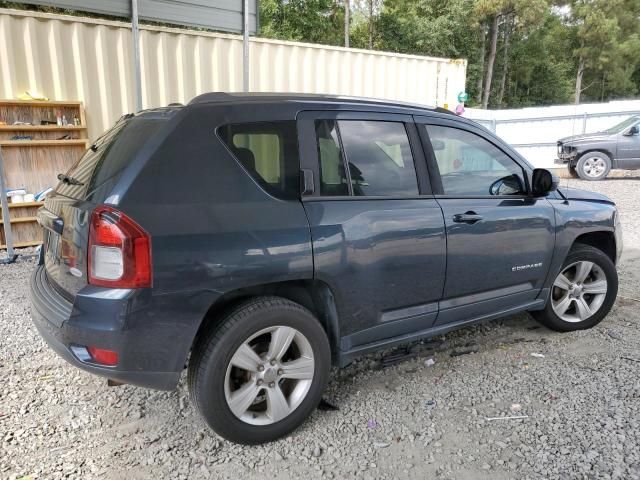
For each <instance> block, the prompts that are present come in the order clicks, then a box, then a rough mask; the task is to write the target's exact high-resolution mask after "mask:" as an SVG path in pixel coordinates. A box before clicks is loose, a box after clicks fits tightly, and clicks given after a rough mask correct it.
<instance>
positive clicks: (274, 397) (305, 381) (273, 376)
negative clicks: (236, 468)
mask: <svg viewBox="0 0 640 480" xmlns="http://www.w3.org/2000/svg"><path fill="white" fill-rule="evenodd" d="M330 361H331V355H330V349H329V341H328V339H327V336H326V334H325V332H324V329H323V328H322V326H321V325H320V323H319V322H318V320H317V319H316V318H315V317H314V316H313V315H312V314H311V312H309V311H308V310H307V309H305V308H304V307H302V306H300V305H298V304H297V303H294V302H291V301H289V300H286V299H284V298H279V297H258V298H255V299H253V300H250V301H248V302H245V303H243V304H241V305H239V306H238V307H237V308H235V309H234V310H232V311H231V312H229V313H228V314H227V315H226V316H225V317H224V318H223V319H222V321H221V322H220V323H219V324H218V326H217V328H214V329H212V330H211V331H210V332H209V334H208V335H205V336H204V337H203V338H202V339H201V340H200V341H199V342H198V344H197V345H196V347H195V348H194V351H193V353H192V355H191V360H190V363H189V390H190V394H191V398H192V399H193V400H194V402H195V404H196V406H197V408H198V410H199V411H200V413H201V414H202V416H203V417H204V419H205V420H206V422H207V423H208V424H209V426H210V427H211V428H212V429H213V430H215V431H216V432H217V433H218V434H220V435H221V436H223V437H225V438H226V439H228V440H231V441H234V442H238V443H244V444H257V443H264V442H270V441H272V440H275V439H277V438H280V437H282V436H284V435H286V434H288V433H289V432H291V431H292V430H294V429H295V428H297V427H298V426H299V425H300V424H301V423H302V422H304V420H305V419H306V418H307V417H308V416H309V415H310V414H311V412H312V411H313V410H314V409H315V408H316V406H317V405H318V403H319V402H320V398H321V395H322V392H323V390H324V388H325V386H326V383H327V380H328V376H329V368H330Z"/></svg>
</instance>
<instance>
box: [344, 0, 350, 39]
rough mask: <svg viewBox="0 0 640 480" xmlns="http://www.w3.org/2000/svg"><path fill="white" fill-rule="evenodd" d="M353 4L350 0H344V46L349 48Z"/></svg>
mask: <svg viewBox="0 0 640 480" xmlns="http://www.w3.org/2000/svg"><path fill="white" fill-rule="evenodd" d="M350 13H351V5H350V2H349V0H344V46H345V47H346V48H349V17H350V15H349V14H350Z"/></svg>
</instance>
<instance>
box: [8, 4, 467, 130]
mask: <svg viewBox="0 0 640 480" xmlns="http://www.w3.org/2000/svg"><path fill="white" fill-rule="evenodd" d="M140 41H141V61H142V86H143V101H142V103H143V107H144V108H148V107H157V106H164V105H167V104H168V103H171V102H181V103H186V102H188V101H189V100H190V99H191V98H193V97H194V96H196V95H198V94H200V93H203V92H208V91H240V90H242V41H241V37H239V36H236V35H225V34H217V33H216V34H214V33H206V32H198V31H190V30H182V29H172V28H162V27H145V26H143V27H142V30H141V38H140ZM131 50H132V48H131V32H130V26H129V25H128V24H126V23H122V22H110V21H103V20H94V19H89V18H78V17H71V16H65V15H52V14H43V13H37V12H25V11H19V10H9V9H0V98H15V97H16V96H18V95H19V94H21V93H22V92H24V91H25V90H35V91H38V92H40V93H42V94H44V95H46V96H48V97H49V98H50V99H52V100H81V101H83V102H84V103H85V107H86V112H87V123H88V124H89V137H90V138H95V137H96V136H98V135H99V134H100V133H102V132H103V131H104V130H105V129H106V128H108V127H109V126H110V125H111V124H112V123H113V122H114V121H115V120H116V119H117V118H118V117H119V116H120V115H122V114H123V113H127V112H131V111H133V109H134V105H135V103H134V88H133V85H134V84H133V69H132V54H131ZM465 75H466V61H464V60H448V59H441V58H428V57H418V56H411V55H397V54H390V53H382V52H370V51H365V50H355V49H344V48H337V47H324V46H320V45H311V44H302V43H294V42H281V41H272V40H264V39H252V40H251V87H250V88H251V90H254V91H265V92H266V91H273V92H305V93H328V94H340V95H353V96H365V97H378V98H387V99H396V100H402V101H408V102H416V103H422V104H428V105H439V106H442V105H443V104H445V103H448V104H449V105H450V106H451V107H453V106H455V102H456V97H457V95H458V93H459V92H461V91H464V86H465Z"/></svg>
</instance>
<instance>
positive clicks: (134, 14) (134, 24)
mask: <svg viewBox="0 0 640 480" xmlns="http://www.w3.org/2000/svg"><path fill="white" fill-rule="evenodd" d="M131 34H132V37H133V71H134V75H135V82H136V112H139V111H140V110H142V77H141V73H140V31H139V30H138V0H131Z"/></svg>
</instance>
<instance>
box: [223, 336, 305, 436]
mask: <svg viewBox="0 0 640 480" xmlns="http://www.w3.org/2000/svg"><path fill="white" fill-rule="evenodd" d="M314 370H315V361H314V355H313V349H312V348H311V344H310V343H309V340H307V338H306V337H305V336H304V335H303V334H302V333H301V332H300V331H298V330H296V329H295V328H291V327H286V326H274V327H269V328H265V329H263V330H260V331H259V332H257V333H255V334H254V335H252V336H251V337H249V338H248V339H247V340H246V341H244V342H243V343H242V344H241V345H240V346H239V347H238V349H237V350H236V351H235V353H234V354H233V356H232V357H231V361H230V362H229V365H228V366H227V372H226V376H225V383H224V394H225V399H226V401H227V405H228V406H229V408H230V409H231V411H232V412H233V414H234V415H235V416H236V417H237V418H239V419H240V420H242V421H243V422H246V423H249V424H252V425H270V424H272V423H276V422H279V421H280V420H282V419H284V418H286V417H287V416H288V415H289V414H291V413H292V412H293V411H294V410H295V409H296V408H297V407H298V406H299V405H300V404H301V403H302V401H303V400H304V399H305V398H306V396H307V393H308V392H309V388H310V387H311V384H312V382H313V375H314Z"/></svg>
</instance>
